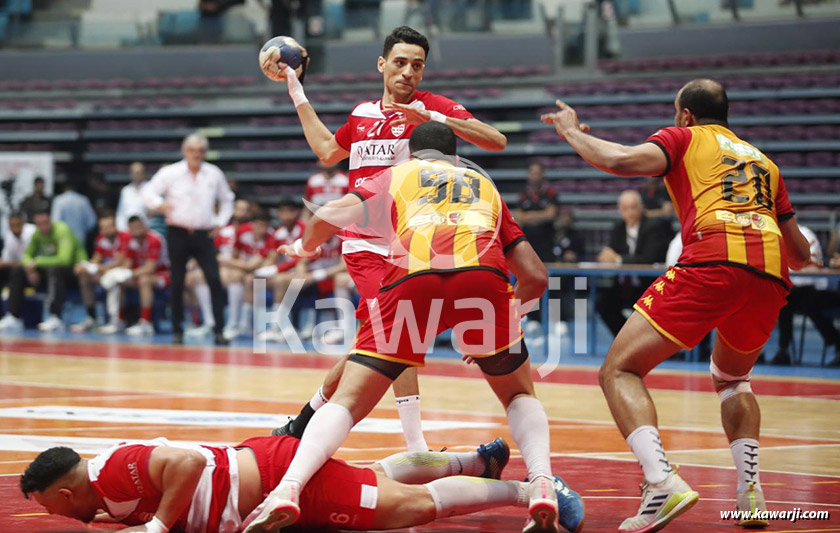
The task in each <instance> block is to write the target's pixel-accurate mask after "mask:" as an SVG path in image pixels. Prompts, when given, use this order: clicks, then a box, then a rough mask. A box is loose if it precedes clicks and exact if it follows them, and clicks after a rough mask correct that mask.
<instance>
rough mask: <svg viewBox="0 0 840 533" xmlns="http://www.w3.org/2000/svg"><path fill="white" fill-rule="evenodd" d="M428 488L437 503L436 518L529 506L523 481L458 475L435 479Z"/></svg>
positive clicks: (525, 485)
mask: <svg viewBox="0 0 840 533" xmlns="http://www.w3.org/2000/svg"><path fill="white" fill-rule="evenodd" d="M425 487H426V489H427V490H428V491H429V493H430V494H431V495H432V500H434V502H435V510H436V511H437V513H436V515H435V519H440V518H446V517H448V516H458V515H464V514H469V513H474V512H476V511H481V510H484V509H490V508H493V507H502V506H505V505H516V506H519V507H526V506H527V505H528V490H527V487H528V485H527V484H526V483H522V482H520V481H499V480H497V479H481V478H474V477H466V476H455V477H450V478H446V479H438V480H436V481H432V482H431V483H428V484H427V485H425Z"/></svg>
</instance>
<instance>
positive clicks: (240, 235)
mask: <svg viewBox="0 0 840 533" xmlns="http://www.w3.org/2000/svg"><path fill="white" fill-rule="evenodd" d="M273 233H274V230H273V229H271V228H268V231H267V232H266V234H265V236H264V237H263V238H262V239H260V240H257V238H256V236H255V235H254V230H253V228H252V226H251V224H250V223H248V224H242V225H241V226H239V229H237V230H236V243H235V244H234V248H235V249H236V255H237V257H239V258H240V259H245V260H246V261H247V260H249V259H253V258H254V257H256V256H257V255H259V256H261V257H268V255H269V254H270V253H271V252H273V251H274V250H276V249H277V244H275V242H274V235H273Z"/></svg>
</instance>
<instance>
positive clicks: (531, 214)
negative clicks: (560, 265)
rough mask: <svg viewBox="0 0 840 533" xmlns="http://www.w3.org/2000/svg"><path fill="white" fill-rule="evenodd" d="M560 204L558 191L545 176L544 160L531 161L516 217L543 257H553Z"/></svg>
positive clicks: (546, 259) (538, 253) (549, 259)
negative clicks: (539, 161) (556, 221)
mask: <svg viewBox="0 0 840 533" xmlns="http://www.w3.org/2000/svg"><path fill="white" fill-rule="evenodd" d="M558 204H559V198H558V197H557V192H556V191H555V190H554V188H552V187H551V185H549V184H548V181H546V179H545V167H543V165H542V164H541V163H531V164H530V165H528V183H527V185H526V186H525V190H524V191H523V192H522V194H521V196H520V197H519V205H518V206H517V207H516V209H515V210H514V211H513V217H514V218H515V219H516V221H517V222H519V225H520V226H522V231H524V232H525V236H526V237H527V238H528V242H530V243H531V244H532V245H533V247H534V250H535V251H536V252H537V255H539V256H540V259H542V260H543V261H551V260H552V259H553V254H552V248H553V246H552V245H553V243H554V220H555V218H556V217H557V206H558Z"/></svg>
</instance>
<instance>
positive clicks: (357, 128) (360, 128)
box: [356, 124, 365, 133]
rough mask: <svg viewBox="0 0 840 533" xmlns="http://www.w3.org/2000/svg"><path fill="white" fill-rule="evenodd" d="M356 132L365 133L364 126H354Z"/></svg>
mask: <svg viewBox="0 0 840 533" xmlns="http://www.w3.org/2000/svg"><path fill="white" fill-rule="evenodd" d="M356 131H358V132H359V133H364V132H365V125H364V124H359V125H358V126H356Z"/></svg>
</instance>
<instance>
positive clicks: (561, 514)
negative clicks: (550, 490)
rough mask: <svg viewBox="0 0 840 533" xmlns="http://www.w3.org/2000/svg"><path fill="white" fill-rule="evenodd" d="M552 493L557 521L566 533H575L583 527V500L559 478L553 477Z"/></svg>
mask: <svg viewBox="0 0 840 533" xmlns="http://www.w3.org/2000/svg"><path fill="white" fill-rule="evenodd" d="M554 493H555V494H556V495H557V520H558V522H560V525H561V526H563V527H564V528H566V530H567V531H571V532H572V533H577V532H578V531H580V530H581V528H582V527H583V518H584V512H583V500H582V499H581V498H580V494H578V493H577V492H575V491H573V490H572V489H570V488H569V487H568V485H566V482H565V481H563V479H562V478H561V477H560V476H554Z"/></svg>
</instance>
